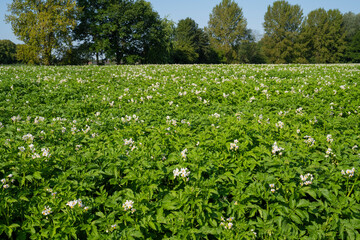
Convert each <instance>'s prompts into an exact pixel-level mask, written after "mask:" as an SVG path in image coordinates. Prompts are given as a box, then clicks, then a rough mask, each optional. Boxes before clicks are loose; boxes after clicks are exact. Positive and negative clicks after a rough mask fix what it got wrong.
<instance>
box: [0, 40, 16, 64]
mask: <svg viewBox="0 0 360 240" xmlns="http://www.w3.org/2000/svg"><path fill="white" fill-rule="evenodd" d="M16 62H17V61H16V44H15V43H13V42H12V41H10V40H0V64H12V63H16Z"/></svg>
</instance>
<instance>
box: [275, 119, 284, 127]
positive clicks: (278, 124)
mask: <svg viewBox="0 0 360 240" xmlns="http://www.w3.org/2000/svg"><path fill="white" fill-rule="evenodd" d="M275 127H277V128H283V127H284V123H283V122H282V121H278V122H277V123H275Z"/></svg>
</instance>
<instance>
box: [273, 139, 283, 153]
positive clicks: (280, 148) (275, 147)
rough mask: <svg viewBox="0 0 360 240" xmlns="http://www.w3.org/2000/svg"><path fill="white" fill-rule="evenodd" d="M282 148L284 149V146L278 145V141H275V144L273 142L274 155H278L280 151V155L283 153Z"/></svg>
mask: <svg viewBox="0 0 360 240" xmlns="http://www.w3.org/2000/svg"><path fill="white" fill-rule="evenodd" d="M282 150H284V148H282V147H279V146H278V145H277V143H276V142H274V144H273V146H272V151H271V152H272V154H274V155H276V153H278V154H279V155H282V152H281V151H282Z"/></svg>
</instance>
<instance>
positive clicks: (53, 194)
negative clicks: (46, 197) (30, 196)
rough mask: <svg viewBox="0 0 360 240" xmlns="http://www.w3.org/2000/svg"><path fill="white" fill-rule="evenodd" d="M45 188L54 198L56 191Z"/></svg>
mask: <svg viewBox="0 0 360 240" xmlns="http://www.w3.org/2000/svg"><path fill="white" fill-rule="evenodd" d="M45 190H46V191H48V192H49V193H51V196H52V197H54V198H55V196H56V194H57V192H53V190H52V188H45Z"/></svg>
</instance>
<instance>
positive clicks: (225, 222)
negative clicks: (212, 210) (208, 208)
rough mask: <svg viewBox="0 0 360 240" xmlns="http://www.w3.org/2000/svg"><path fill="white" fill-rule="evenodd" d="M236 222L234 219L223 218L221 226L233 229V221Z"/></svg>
mask: <svg viewBox="0 0 360 240" xmlns="http://www.w3.org/2000/svg"><path fill="white" fill-rule="evenodd" d="M233 220H234V217H229V218H227V219H226V220H225V218H224V217H221V223H220V226H224V228H225V229H231V228H232V227H233V225H234V224H233V223H232V221H233Z"/></svg>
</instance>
